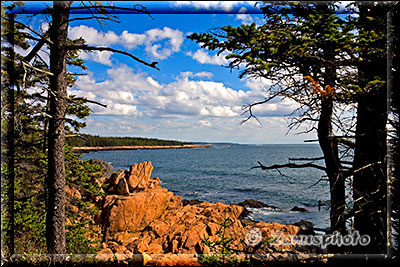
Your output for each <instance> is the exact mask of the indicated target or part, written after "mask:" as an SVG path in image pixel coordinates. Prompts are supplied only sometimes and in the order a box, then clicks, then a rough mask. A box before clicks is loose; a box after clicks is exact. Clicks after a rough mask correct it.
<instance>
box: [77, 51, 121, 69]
mask: <svg viewBox="0 0 400 267" xmlns="http://www.w3.org/2000/svg"><path fill="white" fill-rule="evenodd" d="M113 54H114V53H113V52H110V51H94V52H92V53H86V52H83V51H82V52H81V53H80V57H81V58H82V59H84V60H91V61H94V62H97V63H101V64H103V65H106V66H112V62H111V56H112V55H113Z"/></svg>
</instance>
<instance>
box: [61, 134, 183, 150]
mask: <svg viewBox="0 0 400 267" xmlns="http://www.w3.org/2000/svg"><path fill="white" fill-rule="evenodd" d="M67 144H68V145H70V146H73V147H82V146H88V147H92V146H172V145H185V144H190V143H186V142H180V141H174V140H160V139H155V138H142V137H103V136H98V135H89V134H82V135H81V138H79V137H72V138H68V139H67Z"/></svg>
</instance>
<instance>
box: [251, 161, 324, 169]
mask: <svg viewBox="0 0 400 267" xmlns="http://www.w3.org/2000/svg"><path fill="white" fill-rule="evenodd" d="M258 164H259V166H254V167H251V169H256V168H261V169H262V170H277V169H281V168H292V169H300V168H316V169H319V170H322V171H326V168H325V167H323V166H320V165H317V164H314V163H304V164H295V163H286V164H274V165H271V166H265V165H263V164H262V163H261V162H259V161H258Z"/></svg>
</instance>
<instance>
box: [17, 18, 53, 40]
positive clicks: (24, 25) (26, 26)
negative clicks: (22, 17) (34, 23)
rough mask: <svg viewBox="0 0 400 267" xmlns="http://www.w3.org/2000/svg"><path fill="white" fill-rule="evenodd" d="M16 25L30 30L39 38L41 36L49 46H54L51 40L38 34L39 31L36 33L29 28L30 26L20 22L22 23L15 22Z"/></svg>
mask: <svg viewBox="0 0 400 267" xmlns="http://www.w3.org/2000/svg"><path fill="white" fill-rule="evenodd" d="M15 23H17V24H19V25H21V26H23V27H25V28H27V29H28V30H30V31H31V32H33V33H34V34H36V35H37V36H39V37H40V38H42V40H44V41H45V42H46V43H47V44H49V45H52V44H53V42H52V41H50V40H49V39H47V38H46V37H44V35H42V34H40V33H38V32H37V31H35V30H34V29H32V28H31V27H29V26H28V25H26V24H24V23H22V22H20V21H15Z"/></svg>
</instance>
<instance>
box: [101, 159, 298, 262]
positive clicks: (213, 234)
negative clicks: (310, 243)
mask: <svg viewBox="0 0 400 267" xmlns="http://www.w3.org/2000/svg"><path fill="white" fill-rule="evenodd" d="M152 170H153V166H152V165H151V162H142V163H139V164H135V165H132V166H131V168H130V170H129V171H118V172H116V173H113V174H112V175H111V176H110V178H109V179H108V181H106V182H105V183H106V184H108V191H107V192H106V193H107V195H106V196H105V198H104V199H103V209H102V213H101V216H98V220H100V222H101V223H102V225H103V240H104V242H103V243H102V247H103V249H102V250H101V251H100V252H98V257H97V258H98V259H99V260H107V259H114V258H116V259H117V260H118V261H124V262H126V263H128V262H137V261H141V262H142V264H147V265H156V266H176V265H191V266H198V265H200V264H199V263H198V257H199V255H202V254H210V253H212V252H213V251H210V248H209V247H207V246H205V244H204V243H203V242H202V240H203V239H204V238H208V239H209V240H211V241H213V240H218V238H219V237H218V233H219V230H220V229H221V226H220V225H219V224H220V223H222V222H223V220H224V219H223V218H229V220H231V225H230V227H228V228H226V229H225V236H227V237H230V238H232V239H233V240H232V243H231V248H234V249H235V250H236V251H237V256H238V257H239V258H244V255H245V253H257V254H260V253H267V252H268V251H269V249H270V248H271V247H273V250H274V252H278V253H279V251H283V252H285V253H286V254H287V251H294V247H293V246H291V245H290V244H289V245H287V244H275V245H274V244H269V247H268V248H266V247H265V244H266V243H267V242H266V241H267V240H272V239H273V238H275V239H276V237H280V238H287V239H290V237H292V236H294V235H296V234H297V233H298V231H299V227H298V226H294V225H283V224H279V223H265V222H256V223H252V224H251V225H246V224H245V223H244V222H242V221H241V220H240V219H239V217H240V216H241V214H242V212H243V210H244V208H243V207H242V206H238V205H227V204H224V203H221V202H218V203H209V202H192V203H190V205H185V206H184V205H183V204H182V198H181V197H180V196H175V195H174V194H173V193H172V192H169V191H168V190H167V189H165V188H162V187H161V185H160V179H158V178H151V172H152ZM185 204H186V203H185ZM250 230H251V231H250ZM249 232H250V233H253V234H254V233H255V236H249V234H248V233H249ZM246 235H247V236H246ZM246 240H247V242H246ZM249 240H250V243H251V245H252V246H249ZM135 257H136V258H135Z"/></svg>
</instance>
